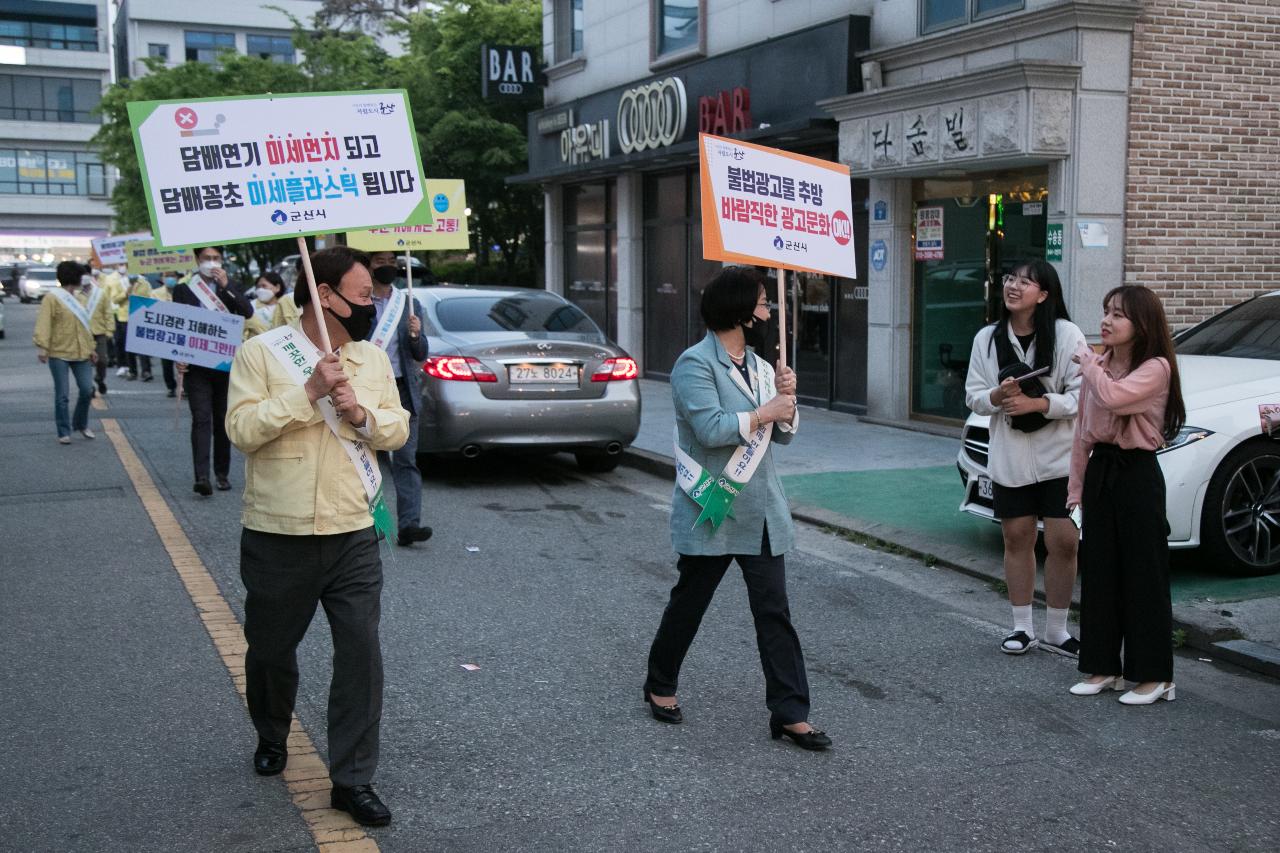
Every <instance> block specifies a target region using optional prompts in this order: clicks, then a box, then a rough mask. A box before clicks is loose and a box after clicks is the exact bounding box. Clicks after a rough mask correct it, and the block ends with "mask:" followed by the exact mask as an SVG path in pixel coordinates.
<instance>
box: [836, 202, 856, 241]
mask: <svg viewBox="0 0 1280 853" xmlns="http://www.w3.org/2000/svg"><path fill="white" fill-rule="evenodd" d="M831 236H832V237H835V238H836V242H837V243H839V244H840V245H841V246H847V245H849V241H850V240H852V239H853V223H852V222H850V221H849V214H847V213H845V212H844V211H843V210H837V211H836V212H835V213H833V214H831Z"/></svg>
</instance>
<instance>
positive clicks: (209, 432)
mask: <svg viewBox="0 0 1280 853" xmlns="http://www.w3.org/2000/svg"><path fill="white" fill-rule="evenodd" d="M195 260H196V263H197V264H198V265H199V267H198V269H197V271H196V273H195V274H194V275H192V276H191V277H190V278H189V279H187V280H186V281H185V282H183V283H182V284H179V285H177V286H176V287H174V289H173V301H174V302H181V303H182V304H183V305H194V306H196V307H197V308H206V309H209V310H211V311H227V312H229V313H231V314H239V315H240V316H241V317H244V318H245V319H246V320H247V319H249V318H250V317H252V316H253V305H252V304H251V303H250V302H249V300H248V299H245V298H244V296H243V294H241V293H240V291H239V290H237V289H236V288H234V287H232V286H231V283H230V281H228V279H227V271H226V270H224V269H223V268H222V249H220V248H219V247H217V246H205V247H203V248H199V249H196V250H195ZM177 368H178V372H179V373H181V374H182V375H183V380H182V388H183V392H184V393H185V394H186V395H187V404H188V405H189V406H190V407H191V461H192V463H193V465H194V467H195V476H196V482H195V486H194V487H193V488H194V491H195V493H196V494H198V495H203V496H204V497H208V496H209V495H212V494H213V487H212V486H210V485H209V445H210V444H212V445H213V474H214V477H215V478H216V479H217V483H218V491H220V492H226V491H229V490H230V489H231V480H230V479H229V478H230V474H231V439H229V438H227V428H226V423H225V421H226V419H227V386H228V384H229V383H230V381H231V374H229V373H227V372H225V371H222V370H212V369H210V368H208V367H196V366H194V365H192V366H188V365H186V364H183V363H182V362H178V364H177Z"/></svg>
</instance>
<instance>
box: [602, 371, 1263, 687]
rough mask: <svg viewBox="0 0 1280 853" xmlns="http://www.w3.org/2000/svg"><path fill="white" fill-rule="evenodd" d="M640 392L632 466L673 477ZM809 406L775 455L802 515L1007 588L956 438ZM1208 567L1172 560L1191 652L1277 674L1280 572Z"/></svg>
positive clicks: (994, 535) (648, 402)
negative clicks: (969, 507)
mask: <svg viewBox="0 0 1280 853" xmlns="http://www.w3.org/2000/svg"><path fill="white" fill-rule="evenodd" d="M640 391H641V396H642V399H643V409H642V416H641V421H640V434H639V435H638V436H637V437H636V440H635V443H634V444H632V446H631V447H630V448H629V449H628V450H627V451H626V453H625V454H624V461H625V463H626V464H629V465H632V466H633V467H638V468H643V469H646V470H650V471H652V472H654V473H660V474H662V475H664V476H673V475H674V473H673V467H672V461H671V442H672V428H673V425H674V420H675V418H674V413H673V408H672V403H671V388H670V386H669V385H668V384H667V383H665V382H658V381H654V380H640ZM801 409H802V415H801V428H800V433H799V435H798V436H797V440H796V441H795V442H794V443H792V444H791V445H789V446H787V447H779V448H778V454H777V464H778V469H779V472H780V474H781V475H782V480H783V484H784V485H785V486H786V489H787V493H788V496H789V497H790V499H791V505H792V511H793V513H794V515H795V517H796V518H798V519H801V520H803V521H807V522H811V523H815V524H822V525H827V526H830V527H834V528H837V529H840V530H842V531H845V532H847V533H849V534H853V535H856V536H858V537H866V538H868V539H870V540H873V543H872V544H878V545H880V546H881V547H888V548H893V549H895V550H906V551H909V552H912V553H914V554H917V555H919V556H920V557H921V559H923V560H925V561H927V562H936V563H938V564H940V565H944V566H947V567H949V568H953V569H957V570H959V571H962V572H965V573H968V574H971V575H975V576H978V577H982V578H986V579H989V580H991V581H992V582H999V583H1003V581H1004V571H1003V568H1002V566H1001V554H1002V540H1001V535H1000V528H999V527H998V526H997V525H996V524H993V523H991V522H989V521H986V520H983V519H979V518H975V517H973V516H970V515H968V514H967V513H962V512H960V511H958V509H957V507H958V506H959V504H960V500H961V498H962V497H963V493H962V487H961V483H960V476H959V474H958V472H957V470H956V454H957V453H958V452H959V449H960V439H959V435H958V434H957V435H956V437H955V438H947V437H943V436H939V435H933V434H930V433H925V432H916V431H913V430H908V429H899V428H896V427H889V426H881V425H878V424H870V423H866V422H864V421H862V420H860V419H858V418H857V417H856V416H854V415H846V414H841V413H838V412H832V411H828V410H825V409H814V408H809V407H803V406H802V407H801ZM1205 559H1206V557H1205V555H1204V554H1202V553H1200V552H1198V551H1188V552H1175V553H1174V559H1173V561H1172V564H1173V565H1172V578H1171V586H1172V591H1173V602H1174V623H1175V629H1181V630H1182V631H1184V632H1185V636H1186V642H1187V644H1188V645H1191V646H1194V647H1195V648H1198V649H1202V650H1204V651H1206V652H1211V653H1212V654H1213V655H1214V656H1215V657H1218V658H1221V659H1223V660H1230V661H1231V662H1233V663H1238V664H1240V665H1242V666H1247V667H1248V668H1250V669H1254V670H1257V671H1260V672H1265V673H1267V674H1270V675H1275V676H1280V575H1273V576H1271V577H1265V578H1229V577H1225V576H1222V575H1217V574H1214V573H1213V572H1210V571H1207V570H1205V568H1203V567H1202V565H1203V561H1204V560H1205ZM1226 603H1229V605H1228V606H1226V607H1224V606H1223V605H1224V604H1226ZM1224 643H1228V644H1229V645H1224Z"/></svg>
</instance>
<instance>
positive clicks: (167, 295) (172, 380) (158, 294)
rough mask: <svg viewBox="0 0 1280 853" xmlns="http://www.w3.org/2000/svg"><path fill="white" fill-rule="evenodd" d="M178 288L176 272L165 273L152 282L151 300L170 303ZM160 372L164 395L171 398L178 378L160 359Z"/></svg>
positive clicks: (166, 362) (165, 361)
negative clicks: (156, 281) (165, 389)
mask: <svg viewBox="0 0 1280 853" xmlns="http://www.w3.org/2000/svg"><path fill="white" fill-rule="evenodd" d="M177 286H178V274H177V273H176V272H167V273H165V274H164V275H162V276H160V283H159V284H156V283H155V282H152V286H151V298H152V299H154V300H156V301H157V302H172V301H173V289H174V288H175V287H177ZM160 372H161V373H162V374H163V375H164V387H165V388H168V389H169V393H168V394H167V395H166V396H168V397H172V396H174V395H176V394H177V393H178V378H177V376H176V375H175V374H174V372H173V362H172V361H171V360H170V359H167V358H162V359H160Z"/></svg>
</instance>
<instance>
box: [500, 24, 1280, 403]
mask: <svg viewBox="0 0 1280 853" xmlns="http://www.w3.org/2000/svg"><path fill="white" fill-rule="evenodd" d="M544 11H545V17H544V27H543V32H544V44H543V51H544V56H545V57H546V58H547V60H548V67H547V69H546V77H547V87H546V90H545V99H546V100H545V103H546V107H545V108H544V109H542V110H539V111H537V112H534V113H532V114H531V115H530V120H529V154H530V170H529V174H527V175H525V176H521V178H519V179H520V180H531V181H537V182H539V183H541V184H542V185H543V187H544V189H545V194H546V216H547V250H546V251H547V258H546V261H547V263H546V268H547V287H548V288H549V289H552V290H556V291H558V292H561V293H563V294H564V295H566V296H567V297H568V298H569V299H571V300H573V301H574V302H576V303H578V304H579V305H580V306H582V307H583V308H584V310H586V311H587V312H588V313H589V314H591V315H592V316H593V317H594V318H596V320H597V321H598V322H599V323H600V325H601V326H602V327H603V328H605V329H606V330H607V331H608V332H609V334H610V335H611V336H612V337H613V338H615V340H617V341H618V342H619V343H620V344H621V345H622V346H624V347H626V348H627V349H628V351H629V352H631V353H632V354H633V355H635V356H636V357H637V358H638V359H639V360H640V362H641V364H642V367H643V369H644V371H645V373H646V375H649V376H658V377H661V376H663V375H665V374H666V372H667V371H669V369H670V366H671V364H672V362H673V361H674V357H675V355H676V354H678V353H679V352H680V351H681V350H682V349H683V348H684V347H685V346H687V345H688V344H689V343H691V342H692V341H694V340H696V339H697V338H698V337H700V336H701V334H702V333H703V330H702V329H701V326H700V324H699V323H698V321H697V297H698V293H699V288H700V286H701V285H702V284H703V283H704V282H705V281H706V279H707V277H708V276H709V275H710V274H711V273H712V272H713V271H714V269H715V268H716V267H718V264H713V263H710V262H707V261H705V260H703V259H702V257H701V245H700V243H699V240H700V223H699V219H698V216H699V211H698V209H697V208H698V205H697V203H696V201H697V198H698V193H697V180H698V179H697V172H696V171H695V169H696V151H695V150H694V149H695V145H694V140H696V135H697V132H698V130H699V129H702V130H709V131H711V132H715V133H717V134H721V135H730V136H736V137H738V138H741V139H744V140H749V141H754V142H760V143H762V144H765V145H771V146H774V147H778V148H783V149H786V150H791V151H798V152H801V153H806V154H812V155H814V156H819V157H825V158H828V159H838V160H840V161H841V162H843V163H845V164H847V165H848V166H849V168H850V172H851V180H852V188H853V198H854V211H853V214H854V222H855V239H856V240H857V241H858V247H859V266H858V275H859V278H858V279H856V280H851V279H838V278H831V277H820V276H804V275H802V276H797V277H796V282H795V285H794V287H793V290H794V293H793V295H792V297H791V301H792V302H793V303H794V304H796V305H797V306H798V307H799V311H798V312H796V314H797V316H796V324H795V336H794V337H795V346H796V355H795V364H796V366H797V368H798V370H799V372H800V385H801V393H802V396H803V397H804V398H805V400H806V402H809V403H811V404H817V405H828V406H831V407H833V408H839V409H847V410H851V411H855V412H859V413H864V414H866V415H868V416H870V417H871V418H873V419H878V420H882V421H886V422H894V423H907V422H914V423H921V422H924V423H929V422H933V423H936V424H938V425H941V426H953V425H955V424H957V423H958V422H959V421H960V420H961V419H963V418H964V416H965V415H966V413H967V410H966V409H965V406H964V390H963V389H964V379H965V375H966V372H967V369H968V360H969V351H970V347H971V344H972V340H973V337H974V334H975V333H976V332H977V331H978V329H980V328H981V327H982V326H983V325H984V324H985V323H987V322H990V321H991V320H993V319H994V318H995V317H996V315H997V312H998V310H999V300H1000V285H999V282H1000V280H1001V277H1002V276H1003V275H1004V274H1006V273H1007V272H1009V271H1011V269H1012V267H1013V266H1014V265H1015V264H1016V263H1017V262H1019V261H1022V260H1025V259H1036V258H1040V259H1047V260H1049V261H1050V262H1051V263H1053V264H1054V266H1055V267H1056V268H1057V270H1058V272H1059V274H1060V276H1061V278H1062V282H1063V285H1064V290H1065V293H1066V298H1067V304H1068V308H1069V310H1070V312H1071V314H1072V317H1073V318H1074V319H1075V320H1076V321H1077V322H1078V324H1079V325H1080V326H1081V328H1082V329H1084V330H1085V332H1086V334H1090V335H1091V337H1093V339H1095V340H1096V331H1097V328H1098V321H1099V318H1100V316H1101V301H1102V297H1103V295H1104V294H1105V293H1106V292H1107V291H1108V290H1110V289H1111V288H1112V287H1115V286H1117V285H1120V284H1122V283H1125V282H1126V281H1129V282H1141V283H1145V284H1149V285H1151V286H1152V287H1153V288H1155V289H1157V290H1158V291H1159V292H1160V293H1161V295H1162V296H1163V297H1164V298H1165V300H1166V301H1167V303H1168V305H1169V310H1170V315H1171V318H1172V319H1173V321H1174V323H1175V325H1177V326H1185V325H1189V324H1190V323H1191V322H1194V321H1197V320H1199V319H1203V318H1204V317H1206V316H1208V315H1209V314H1212V313H1213V312H1214V311H1215V310H1217V309H1219V308H1221V307H1224V306H1225V305H1227V304H1232V303H1234V302H1236V301H1239V300H1240V299H1241V298H1243V297H1245V296H1247V295H1252V294H1253V293H1255V292H1257V291H1258V290H1260V289H1264V288H1273V287H1275V286H1276V285H1275V282H1274V279H1271V278H1268V276H1269V274H1270V270H1271V269H1273V268H1274V267H1275V261H1276V254H1277V251H1276V249H1275V245H1276V239H1275V238H1276V236H1277V235H1276V228H1277V226H1276V224H1275V218H1274V211H1275V210H1276V207H1277V205H1276V202H1277V200H1278V199H1277V196H1278V193H1277V188H1278V187H1277V183H1276V181H1277V169H1276V168H1275V166H1276V164H1277V163H1278V162H1280V158H1278V157H1277V154H1278V153H1280V152H1278V151H1277V146H1278V145H1280V133H1277V122H1278V121H1280V113H1278V111H1277V110H1276V104H1275V101H1274V98H1275V96H1276V88H1275V85H1274V82H1269V81H1273V80H1274V75H1275V71H1276V57H1277V52H1278V51H1280V39H1278V38H1276V34H1277V30H1276V21H1277V14H1278V13H1277V10H1275V9H1274V4H1272V3H1268V2H1265V0H1252V2H1246V3H1217V2H1195V0H1141V2H1140V1H1139V0H875V2H870V0H864V2H858V0H852V1H851V2H850V0H846V2H840V3H836V2H819V0H812V2H808V3H803V4H802V3H796V2H788V0H773V1H772V2H771V0H649V2H647V3H633V4H624V3H599V4H594V3H584V2H582V0H546V2H544ZM1206 220H1207V221H1206ZM1206 244H1208V245H1206Z"/></svg>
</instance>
